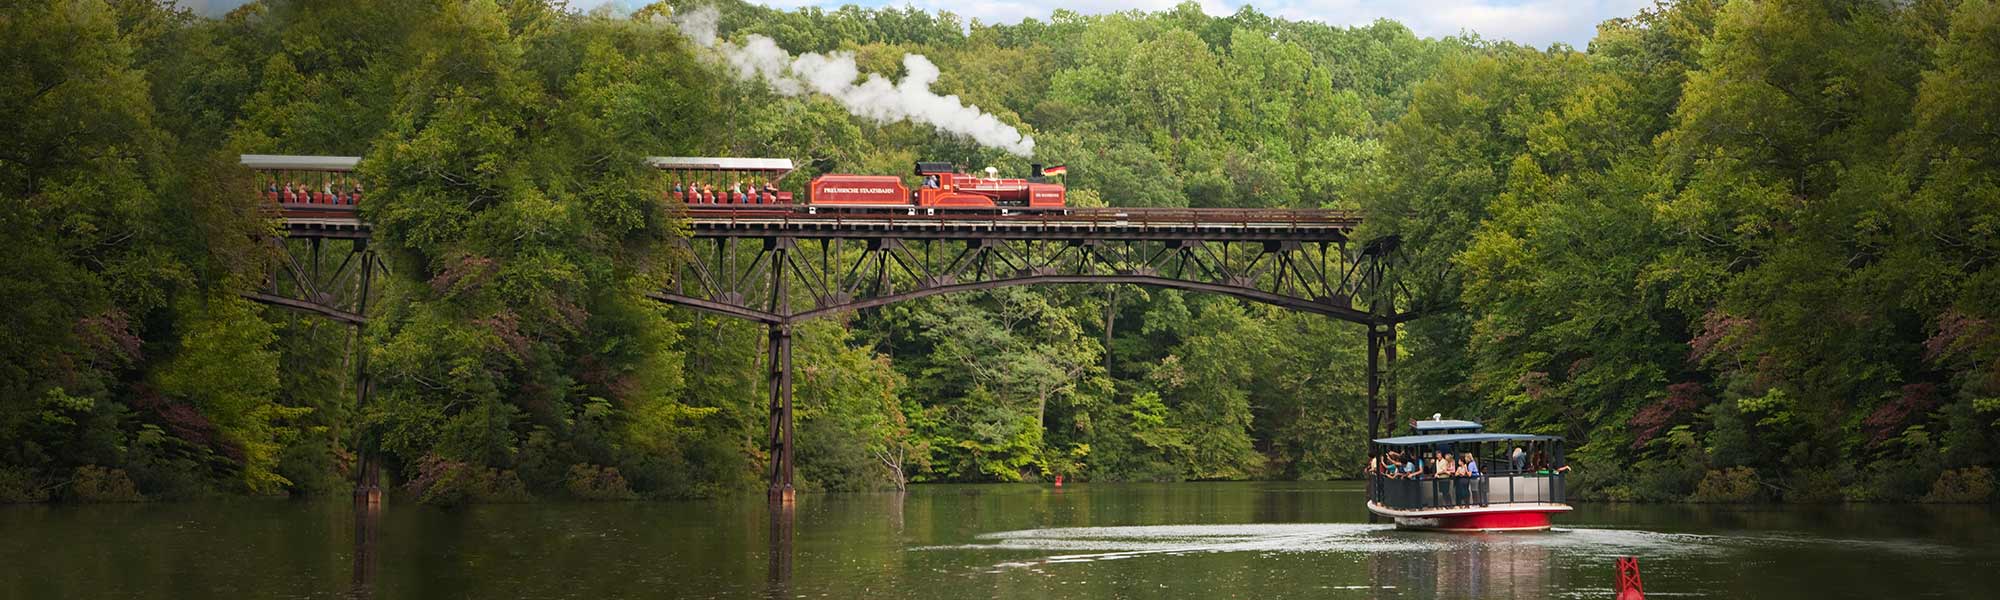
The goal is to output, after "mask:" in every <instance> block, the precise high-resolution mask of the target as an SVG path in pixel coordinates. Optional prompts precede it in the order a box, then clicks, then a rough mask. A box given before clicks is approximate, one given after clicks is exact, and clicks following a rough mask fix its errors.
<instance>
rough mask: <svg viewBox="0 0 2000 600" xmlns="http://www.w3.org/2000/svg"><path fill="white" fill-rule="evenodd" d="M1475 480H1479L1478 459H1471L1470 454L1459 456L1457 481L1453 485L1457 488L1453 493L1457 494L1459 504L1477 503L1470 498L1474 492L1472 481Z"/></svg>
mask: <svg viewBox="0 0 2000 600" xmlns="http://www.w3.org/2000/svg"><path fill="white" fill-rule="evenodd" d="M1477 478H1479V459H1478V458H1475V457H1473V456H1472V453H1471V452H1467V453H1465V454H1462V455H1459V459H1458V481H1457V482H1455V483H1454V485H1455V486H1456V487H1457V489H1456V490H1455V491H1457V492H1458V501H1459V502H1462V503H1465V504H1476V503H1477V501H1476V500H1474V499H1473V498H1472V493H1473V492H1474V491H1476V490H1474V489H1473V487H1472V480H1474V479H1477Z"/></svg>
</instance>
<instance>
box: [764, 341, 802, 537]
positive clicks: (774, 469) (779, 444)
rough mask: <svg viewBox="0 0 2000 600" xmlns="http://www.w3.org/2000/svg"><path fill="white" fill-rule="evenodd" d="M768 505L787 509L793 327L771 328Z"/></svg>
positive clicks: (790, 499)
mask: <svg viewBox="0 0 2000 600" xmlns="http://www.w3.org/2000/svg"><path fill="white" fill-rule="evenodd" d="M770 365H771V438H770V442H771V443H770V448H771V502H772V503H773V504H779V505H785V506H790V505H791V504H792V503H793V502H794V501H795V499H796V491H795V490H793V489H792V326H791V324H789V323H783V324H775V325H772V326H771V360H770Z"/></svg>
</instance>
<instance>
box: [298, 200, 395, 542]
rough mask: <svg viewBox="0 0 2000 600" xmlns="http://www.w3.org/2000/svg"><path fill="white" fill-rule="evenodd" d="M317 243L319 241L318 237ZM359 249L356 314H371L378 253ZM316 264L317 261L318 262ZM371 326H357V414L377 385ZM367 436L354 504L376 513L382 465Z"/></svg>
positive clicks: (362, 439) (360, 445) (359, 441)
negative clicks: (372, 374) (372, 375)
mask: <svg viewBox="0 0 2000 600" xmlns="http://www.w3.org/2000/svg"><path fill="white" fill-rule="evenodd" d="M313 241H314V242H318V241H319V240H318V239H317V238H315V239H314V240H313ZM354 246H355V250H357V253H358V254H360V255H361V272H360V275H361V295H360V297H359V298H357V299H356V300H355V305H356V306H355V310H354V312H355V314H359V315H366V314H368V293H369V291H370V290H369V289H368V286H369V285H370V284H372V283H374V279H375V261H376V258H375V251H374V250H369V249H368V240H355V241H354ZM315 264H317V262H316V261H315ZM367 333H368V324H367V322H366V321H363V322H361V323H356V324H355V325H354V411H355V412H356V413H360V412H361V411H364V410H367V409H368V395H369V392H370V391H372V388H373V387H374V385H375V384H374V383H373V382H371V381H369V380H368V337H367ZM370 445H371V444H370V443H369V441H368V439H367V437H366V435H365V434H364V435H362V436H357V438H356V439H355V447H354V451H355V452H354V503H355V505H356V506H358V507H361V508H363V509H364V510H376V509H380V508H381V506H382V479H381V471H382V467H381V465H377V464H375V451H374V450H373V449H372V448H370V447H369V446H370Z"/></svg>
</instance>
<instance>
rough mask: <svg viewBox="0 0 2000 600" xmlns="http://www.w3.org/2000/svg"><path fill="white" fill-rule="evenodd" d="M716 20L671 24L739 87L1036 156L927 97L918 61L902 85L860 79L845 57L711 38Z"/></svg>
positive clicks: (951, 99) (1006, 130)
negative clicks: (762, 88)
mask: <svg viewBox="0 0 2000 600" xmlns="http://www.w3.org/2000/svg"><path fill="white" fill-rule="evenodd" d="M720 18H721V15H720V13H718V12H717V11H716V9H715V7H713V6H703V7H701V8H698V9H695V10H692V11H687V12H683V13H681V14H678V15H675V16H674V25H675V26H677V27H679V28H680V30H681V33H682V34H684V35H686V36H688V39H691V40H694V42H695V43H696V44H699V45H701V46H703V47H706V48H708V49H710V50H712V51H714V52H715V55H716V57H717V58H718V59H720V60H721V61H722V62H724V63H725V64H728V65H729V66H730V67H732V68H734V69H735V71H736V76H737V77H739V78H742V79H743V80H745V81H756V80H763V81H764V82H765V83H767V84H769V85H770V86H771V89H773V90H776V91H777V92H778V93H780V94H784V95H787V96H797V95H800V94H805V93H818V94H823V95H826V96H827V97H830V98H833V99H834V100H835V101H838V102H840V104H841V106H844V107H846V108H847V111H848V112H850V113H853V114H855V115H858V116H862V117H867V118H870V119H874V120H876V121H878V122H883V123H893V122H897V121H912V122H916V123H923V124H926V125H930V126H932V127H936V128H938V129H939V130H941V131H945V132H949V133H954V134H958V135H962V136H965V137H969V138H972V140H973V141H975V142H979V144H980V145H982V146H987V147H990V148H999V149H1001V150H1006V151H1007V152H1010V153H1013V154H1014V155H1016V156H1022V157H1026V156H1031V155H1033V154H1034V153H1035V138H1033V137H1030V136H1025V135H1021V132H1020V130H1017V129H1014V128H1013V127H1012V126H1009V125H1007V124H1006V123H1002V122H1001V121H1000V119H997V118H994V116H993V115H989V114H986V113H985V112H984V111H981V110H979V107H976V106H968V105H966V104H965V103H964V102H961V101H959V99H958V96H956V95H950V96H939V95H937V94H935V93H932V92H931V84H933V83H937V79H938V68H937V65H934V64H931V61H930V59H928V58H924V57H923V56H922V55H919V54H905V55H903V69H904V70H905V71H907V73H906V74H905V75H904V76H903V80H902V81H898V82H892V81H890V80H889V79H887V78H884V77H882V76H881V75H876V74H869V75H868V77H867V78H866V79H861V80H860V82H859V83H856V81H855V80H856V79H860V78H861V69H860V68H859V67H857V66H855V64H854V54H853V53H851V52H834V53H831V54H819V53H816V52H808V53H805V54H802V55H799V56H792V54H791V53H790V52H786V51H785V49H784V48H779V47H778V43H777V42H776V41H773V40H772V39H771V38H768V37H764V36H761V35H751V36H749V37H748V38H747V39H745V40H744V41H743V43H742V44H741V45H738V44H735V43H732V42H729V41H727V40H723V39H721V38H720V37H718V36H717V35H716V24H717V22H718V21H719V20H720Z"/></svg>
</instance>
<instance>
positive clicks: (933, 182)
mask: <svg viewBox="0 0 2000 600" xmlns="http://www.w3.org/2000/svg"><path fill="white" fill-rule="evenodd" d="M937 187H938V176H936V175H925V176H924V189H927V190H935V189H937Z"/></svg>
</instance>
